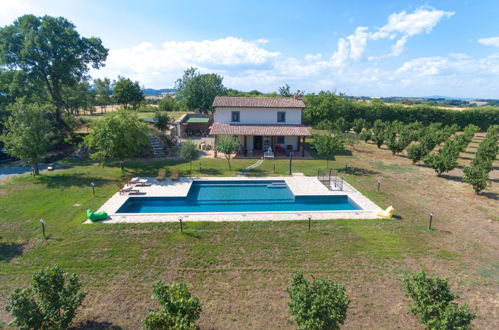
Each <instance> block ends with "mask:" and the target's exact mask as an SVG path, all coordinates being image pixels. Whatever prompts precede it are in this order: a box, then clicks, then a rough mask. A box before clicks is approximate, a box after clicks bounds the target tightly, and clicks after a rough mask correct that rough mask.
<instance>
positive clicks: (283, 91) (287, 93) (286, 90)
mask: <svg viewBox="0 0 499 330" xmlns="http://www.w3.org/2000/svg"><path fill="white" fill-rule="evenodd" d="M279 95H281V96H284V97H291V96H293V94H291V87H289V85H288V84H285V85H284V86H281V87H279Z"/></svg>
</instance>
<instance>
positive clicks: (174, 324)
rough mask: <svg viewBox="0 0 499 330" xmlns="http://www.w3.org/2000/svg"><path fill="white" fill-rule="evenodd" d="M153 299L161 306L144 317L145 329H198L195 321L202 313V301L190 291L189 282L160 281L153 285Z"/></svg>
mask: <svg viewBox="0 0 499 330" xmlns="http://www.w3.org/2000/svg"><path fill="white" fill-rule="evenodd" d="M152 299H154V300H156V301H157V302H158V303H159V305H160V306H161V308H160V309H159V310H149V314H148V315H147V316H146V317H145V319H144V328H145V329H148V330H157V329H178V330H194V329H197V326H196V323H195V322H196V320H197V319H199V314H200V313H201V302H200V301H199V298H198V297H196V296H194V295H193V294H192V293H191V292H189V288H188V286H187V284H185V283H177V282H172V283H165V282H162V281H158V282H156V283H155V284H154V286H153V295H152Z"/></svg>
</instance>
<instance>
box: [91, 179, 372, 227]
mask: <svg viewBox="0 0 499 330" xmlns="http://www.w3.org/2000/svg"><path fill="white" fill-rule="evenodd" d="M147 179H148V181H149V183H150V185H148V186H143V187H141V186H139V187H137V188H138V189H139V190H140V194H131V195H128V194H123V195H121V194H119V193H116V194H114V195H113V196H112V197H111V198H110V199H109V200H107V201H106V202H105V203H104V205H102V206H101V207H100V208H99V210H98V211H106V212H107V213H108V214H109V219H108V220H104V221H101V222H103V223H147V222H178V221H179V217H182V219H183V220H184V221H265V220H267V221H284V220H306V219H308V218H309V217H311V218H312V219H313V220H326V219H376V218H379V217H378V216H376V214H375V211H376V209H377V208H378V206H377V205H376V204H374V203H373V202H372V201H371V200H369V199H368V198H367V197H365V196H364V195H362V194H361V193H360V192H359V191H357V190H356V189H355V188H353V187H352V186H350V185H349V184H348V183H346V182H343V190H341V191H340V190H329V189H328V188H326V187H325V186H324V185H323V184H322V183H321V182H320V181H319V180H318V179H317V178H316V177H311V176H304V175H303V174H301V173H294V174H293V175H292V176H286V177H199V178H198V177H181V178H179V179H178V180H176V181H171V180H169V179H167V180H164V181H157V180H156V179H154V178H147ZM220 180H224V181H225V180H226V181H229V180H235V181H237V180H284V181H286V183H287V185H288V187H289V189H291V191H292V192H293V194H294V195H295V196H307V195H348V197H350V199H352V200H353V201H354V202H355V203H356V204H357V205H358V206H360V207H361V208H362V209H361V210H351V211H344V210H342V211H303V212H297V211H276V212H272V211H265V212H237V213H236V212H209V213H208V212H205V213H127V214H119V213H116V212H117V210H118V209H119V208H120V207H121V205H123V203H125V201H126V200H127V199H128V197H130V196H133V197H158V196H162V197H185V196H187V194H188V193H189V189H190V188H191V185H192V182H193V181H220ZM85 223H91V221H90V220H87V221H85Z"/></svg>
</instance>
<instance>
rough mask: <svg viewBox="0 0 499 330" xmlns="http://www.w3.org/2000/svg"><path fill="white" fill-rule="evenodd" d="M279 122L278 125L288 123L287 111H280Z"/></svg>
mask: <svg viewBox="0 0 499 330" xmlns="http://www.w3.org/2000/svg"><path fill="white" fill-rule="evenodd" d="M277 122H278V123H284V122H286V112H285V111H279V112H278V113H277Z"/></svg>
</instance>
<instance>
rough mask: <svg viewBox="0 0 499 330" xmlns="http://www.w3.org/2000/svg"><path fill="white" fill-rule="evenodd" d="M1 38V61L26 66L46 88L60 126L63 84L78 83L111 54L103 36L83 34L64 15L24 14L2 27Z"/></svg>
mask: <svg viewBox="0 0 499 330" xmlns="http://www.w3.org/2000/svg"><path fill="white" fill-rule="evenodd" d="M0 40H2V42H1V43H0V65H4V66H5V67H7V68H9V69H10V70H23V71H24V72H26V74H27V77H28V78H29V79H30V81H31V82H32V83H33V84H38V85H43V86H44V87H45V88H46V90H47V92H48V95H49V101H50V102H51V103H52V104H53V105H54V106H55V111H54V117H55V118H54V119H55V122H56V125H57V127H58V128H64V127H65V124H64V121H63V118H62V112H63V110H64V109H66V108H67V104H66V101H65V100H64V95H63V88H64V87H74V86H76V84H77V83H78V82H80V81H81V80H82V79H84V78H85V76H86V74H87V73H88V70H89V68H90V67H93V68H94V69H98V68H100V67H101V66H103V65H104V64H103V63H104V61H105V60H106V58H107V54H108V50H107V49H106V48H105V47H104V46H103V45H102V42H101V40H100V39H99V38H94V37H92V38H85V37H81V36H80V35H79V34H78V32H77V31H76V29H75V26H74V25H73V23H71V22H70V21H68V20H67V19H65V18H63V17H57V18H56V17H51V16H43V17H36V16H34V15H24V16H21V17H19V18H18V19H17V20H15V21H14V23H13V24H11V25H7V26H5V27H3V28H0Z"/></svg>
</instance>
